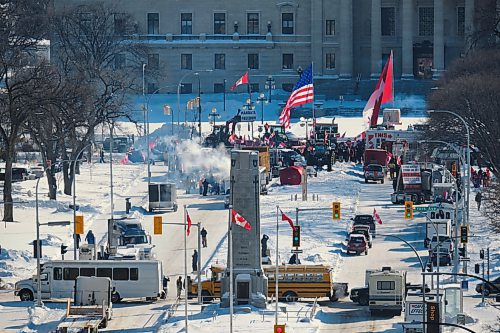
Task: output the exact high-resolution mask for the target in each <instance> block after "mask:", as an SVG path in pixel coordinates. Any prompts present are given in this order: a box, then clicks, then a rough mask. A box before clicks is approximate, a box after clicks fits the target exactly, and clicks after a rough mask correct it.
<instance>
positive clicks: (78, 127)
mask: <svg viewBox="0 0 500 333" xmlns="http://www.w3.org/2000/svg"><path fill="white" fill-rule="evenodd" d="M53 22H54V38H53V41H54V46H53V53H52V54H53V55H54V56H55V58H56V59H57V62H58V65H59V66H60V67H61V68H62V69H63V70H64V72H65V75H66V77H67V79H69V80H74V79H77V80H79V82H85V83H86V84H87V85H88V86H90V87H92V89H90V90H89V91H88V93H87V98H88V100H89V101H90V103H86V104H85V105H84V106H83V107H80V108H79V109H78V110H76V111H77V112H78V114H79V115H81V116H82V117H83V118H84V119H85V122H78V121H76V120H75V121H72V120H71V119H67V120H65V121H64V122H63V126H64V130H65V131H66V133H67V134H66V135H65V136H64V138H65V139H64V141H63V142H61V144H62V146H63V147H62V148H63V149H62V151H61V153H62V156H63V158H64V159H71V160H75V159H76V158H77V156H76V154H78V152H79V151H81V149H82V148H83V147H85V145H87V144H88V142H89V141H90V140H91V139H92V138H93V136H94V130H95V128H96V126H98V125H100V124H104V123H109V122H111V121H114V120H116V119H118V118H128V119H129V120H132V118H131V114H130V112H129V111H130V106H131V100H129V98H128V96H129V95H128V94H129V93H130V92H133V91H137V90H138V89H137V88H138V85H137V83H138V82H136V81H138V80H137V79H138V78H139V77H140V76H139V75H131V73H134V72H135V73H137V74H138V73H139V70H140V69H142V65H141V64H142V61H143V59H144V58H145V53H144V51H143V49H142V47H140V44H138V43H134V42H130V41H129V42H127V40H126V39H124V38H123V36H128V35H131V34H132V33H133V32H135V27H134V25H133V24H132V20H131V19H130V17H129V16H128V15H126V14H117V13H116V11H115V10H113V9H111V8H109V7H107V6H105V5H104V4H102V3H95V4H90V5H83V6H78V7H72V8H70V9H61V10H57V9H56V13H55V16H54V21H53ZM70 114H74V112H72V113H70ZM68 148H69V150H71V152H70V153H68V152H67V149H68ZM70 166H71V165H70V164H64V168H63V173H64V193H65V194H71V185H72V182H73V178H74V175H73V174H72V170H71V168H70Z"/></svg>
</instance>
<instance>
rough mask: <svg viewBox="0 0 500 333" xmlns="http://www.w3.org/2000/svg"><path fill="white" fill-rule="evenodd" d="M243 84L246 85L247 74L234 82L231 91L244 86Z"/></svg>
mask: <svg viewBox="0 0 500 333" xmlns="http://www.w3.org/2000/svg"><path fill="white" fill-rule="evenodd" d="M245 83H246V84H248V72H246V73H245V74H243V76H242V77H240V79H239V80H238V81H236V83H235V84H233V86H232V87H231V91H233V90H234V89H236V87H237V86H239V85H240V84H245Z"/></svg>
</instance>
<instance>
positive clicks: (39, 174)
mask: <svg viewBox="0 0 500 333" xmlns="http://www.w3.org/2000/svg"><path fill="white" fill-rule="evenodd" d="M30 172H31V174H32V175H33V176H34V177H35V179H38V178H43V176H44V175H45V171H44V169H43V167H41V166H34V167H31V168H30Z"/></svg>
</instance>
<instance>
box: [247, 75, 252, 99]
mask: <svg viewBox="0 0 500 333" xmlns="http://www.w3.org/2000/svg"><path fill="white" fill-rule="evenodd" d="M249 74H250V68H248V70H247V80H248V83H247V89H248V98H250V103H252V91H251V90H250V75H249Z"/></svg>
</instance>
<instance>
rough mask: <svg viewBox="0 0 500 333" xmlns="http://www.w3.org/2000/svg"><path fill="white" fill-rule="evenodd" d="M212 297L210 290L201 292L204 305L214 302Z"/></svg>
mask: <svg viewBox="0 0 500 333" xmlns="http://www.w3.org/2000/svg"><path fill="white" fill-rule="evenodd" d="M213 299H214V298H213V297H212V295H210V292H209V291H208V290H202V291H201V300H202V301H203V303H210V302H212V301H213Z"/></svg>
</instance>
